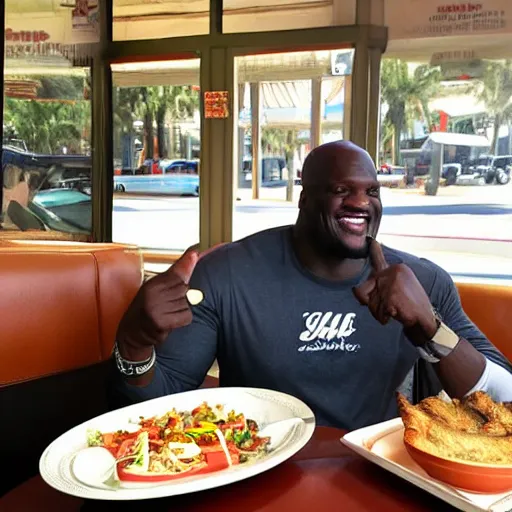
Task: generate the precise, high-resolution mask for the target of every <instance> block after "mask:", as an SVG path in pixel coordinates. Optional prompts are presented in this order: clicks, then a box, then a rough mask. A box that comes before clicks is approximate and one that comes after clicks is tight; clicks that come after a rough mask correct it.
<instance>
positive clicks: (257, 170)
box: [251, 82, 261, 199]
mask: <svg viewBox="0 0 512 512" xmlns="http://www.w3.org/2000/svg"><path fill="white" fill-rule="evenodd" d="M260 92H261V85H260V83H259V82H257V83H254V84H251V144H252V198H253V199H259V197H260V187H261V124H260V120H261V94H260Z"/></svg>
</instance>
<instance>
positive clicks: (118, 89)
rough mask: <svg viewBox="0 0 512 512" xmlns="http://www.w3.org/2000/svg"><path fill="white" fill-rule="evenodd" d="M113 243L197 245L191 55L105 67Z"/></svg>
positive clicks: (195, 98) (196, 120)
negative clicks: (109, 89)
mask: <svg viewBox="0 0 512 512" xmlns="http://www.w3.org/2000/svg"><path fill="white" fill-rule="evenodd" d="M112 72H113V86H114V87H113V119H114V126H113V129H114V137H113V139H114V155H113V156H114V207H113V208H114V209H113V218H112V223H113V240H114V241H115V242H124V243H130V244H135V245H138V246H140V247H143V248H149V249H157V250H175V251H182V250H184V249H186V248H187V247H189V246H191V245H194V244H196V243H198V242H199V183H200V141H201V137H200V114H199V112H200V111H199V86H198V84H199V59H188V60H179V61H166V62H143V63H140V62H139V63H126V64H115V65H112Z"/></svg>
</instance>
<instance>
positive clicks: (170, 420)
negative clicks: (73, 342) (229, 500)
mask: <svg viewBox="0 0 512 512" xmlns="http://www.w3.org/2000/svg"><path fill="white" fill-rule="evenodd" d="M135 427H136V428H135V429H131V430H132V431H128V430H118V431H116V432H107V433H104V432H100V431H98V430H89V431H88V434H87V444H88V446H90V447H92V446H100V447H103V448H105V449H106V450H108V451H109V452H110V453H111V454H112V455H113V457H114V458H115V461H116V472H117V477H118V478H119V480H120V481H121V482H123V481H126V482H147V483H153V482H165V481H167V480H173V479H176V478H181V477H185V476H191V475H197V474H203V473H211V472H213V471H219V470H221V469H226V468H228V467H230V466H232V465H238V464H245V463H248V462H250V461H253V460H255V459H257V458H259V457H261V456H262V455H264V454H265V453H267V452H268V450H269V445H270V437H260V436H259V435H258V432H259V427H258V424H257V423H256V422H255V421H253V420H251V419H248V418H246V417H245V416H244V415H243V414H242V413H236V412H235V411H229V412H226V411H225V409H224V406H223V405H213V406H211V405H209V404H208V403H207V402H203V403H202V404H201V405H199V406H198V407H196V408H195V409H193V410H192V411H191V412H188V411H186V412H180V411H177V410H176V409H172V410H171V411H168V412H167V413H165V414H164V415H162V416H154V417H151V418H144V417H141V418H140V419H139V421H138V422H136V423H135Z"/></svg>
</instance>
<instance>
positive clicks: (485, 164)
mask: <svg viewBox="0 0 512 512" xmlns="http://www.w3.org/2000/svg"><path fill="white" fill-rule="evenodd" d="M511 167H512V155H499V156H494V155H482V156H481V157H480V158H479V159H478V160H477V162H476V165H473V166H470V172H471V173H472V174H476V175H477V176H478V177H482V178H483V179H484V180H485V183H487V184H491V183H497V184H498V185H506V184H507V183H508V182H509V181H510V169H511Z"/></svg>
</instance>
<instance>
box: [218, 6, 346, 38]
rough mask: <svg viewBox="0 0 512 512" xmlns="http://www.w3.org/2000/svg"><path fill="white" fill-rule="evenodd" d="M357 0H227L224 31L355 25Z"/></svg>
mask: <svg viewBox="0 0 512 512" xmlns="http://www.w3.org/2000/svg"><path fill="white" fill-rule="evenodd" d="M355 5H356V2H355V0H348V1H343V2H341V1H339V0H299V1H297V0H260V1H256V0H224V2H223V17H222V18H223V19H222V23H223V30H224V32H226V33H232V32H261V31H272V30H292V29H301V28H315V27H329V26H332V25H353V24H354V23H355Z"/></svg>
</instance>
